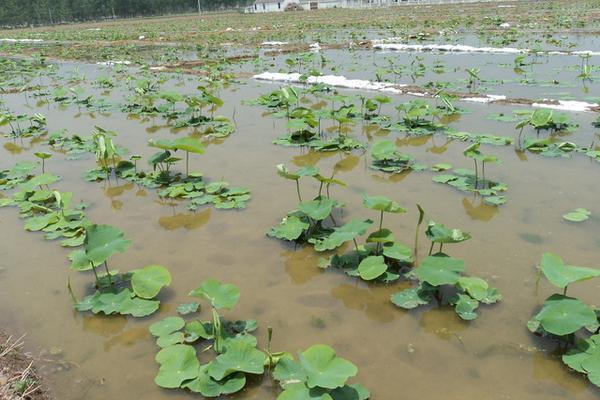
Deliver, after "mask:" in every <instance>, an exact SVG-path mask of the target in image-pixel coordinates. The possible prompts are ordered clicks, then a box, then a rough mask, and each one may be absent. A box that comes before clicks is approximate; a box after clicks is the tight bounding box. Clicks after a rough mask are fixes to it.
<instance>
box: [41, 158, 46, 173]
mask: <svg viewBox="0 0 600 400" xmlns="http://www.w3.org/2000/svg"><path fill="white" fill-rule="evenodd" d="M44 161H45V160H44V159H43V158H42V174H44V173H46V164H45V162H44Z"/></svg>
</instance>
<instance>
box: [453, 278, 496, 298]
mask: <svg viewBox="0 0 600 400" xmlns="http://www.w3.org/2000/svg"><path fill="white" fill-rule="evenodd" d="M458 287H460V288H461V289H462V290H464V291H465V292H467V293H468V294H469V296H471V297H472V298H474V299H476V300H479V301H482V300H483V299H485V298H486V297H487V295H488V289H489V285H488V283H487V282H486V281H485V280H483V279H481V278H477V277H474V276H464V277H461V278H460V279H459V280H458Z"/></svg>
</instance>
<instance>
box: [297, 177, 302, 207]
mask: <svg viewBox="0 0 600 400" xmlns="http://www.w3.org/2000/svg"><path fill="white" fill-rule="evenodd" d="M296 193H298V201H300V202H302V196H301V195H300V180H299V179H296Z"/></svg>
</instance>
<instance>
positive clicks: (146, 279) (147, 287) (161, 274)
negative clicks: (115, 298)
mask: <svg viewBox="0 0 600 400" xmlns="http://www.w3.org/2000/svg"><path fill="white" fill-rule="evenodd" d="M170 284H171V274H170V273H169V270H168V269H166V268H165V267H163V266H162V265H147V266H145V267H144V268H142V269H139V270H136V271H135V272H134V273H133V276H132V277H131V288H132V289H133V292H134V293H135V294H136V295H137V296H138V297H141V298H142V299H152V298H154V297H155V296H156V295H157V294H158V292H160V290H161V289H162V288H163V287H164V286H169V285H170Z"/></svg>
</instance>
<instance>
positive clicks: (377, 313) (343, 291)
mask: <svg viewBox="0 0 600 400" xmlns="http://www.w3.org/2000/svg"><path fill="white" fill-rule="evenodd" d="M398 290H399V288H398V287H397V286H396V287H393V286H391V285H386V286H364V285H362V284H360V285H359V283H358V281H356V285H355V286H352V285H349V284H341V285H339V286H337V287H335V288H333V289H331V294H332V295H333V297H335V298H336V299H339V300H341V301H342V302H343V303H344V306H346V307H347V308H349V309H351V310H356V311H362V312H364V313H365V315H366V316H367V318H369V319H371V320H374V321H379V322H390V321H393V320H394V318H400V317H402V315H403V311H402V310H398V309H397V308H396V307H395V306H394V305H393V304H392V303H391V302H390V296H391V295H392V294H393V293H395V292H396V291H398Z"/></svg>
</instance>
